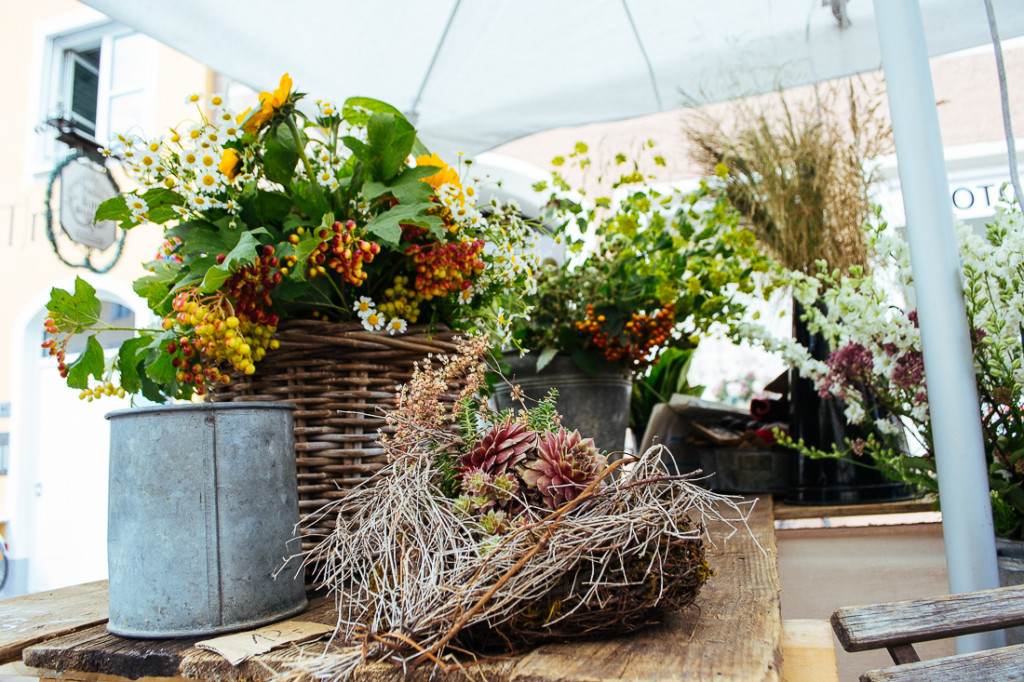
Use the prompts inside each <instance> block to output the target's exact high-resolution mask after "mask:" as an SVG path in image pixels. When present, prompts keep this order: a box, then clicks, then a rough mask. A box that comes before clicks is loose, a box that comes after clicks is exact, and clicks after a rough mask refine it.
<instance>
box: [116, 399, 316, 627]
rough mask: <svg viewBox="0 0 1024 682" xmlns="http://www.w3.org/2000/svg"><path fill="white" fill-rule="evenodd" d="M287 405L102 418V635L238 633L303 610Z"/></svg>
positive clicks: (146, 411) (151, 410)
mask: <svg viewBox="0 0 1024 682" xmlns="http://www.w3.org/2000/svg"><path fill="white" fill-rule="evenodd" d="M294 409H295V405H293V404H290V403H256V402H254V403H215V404H203V405H192V404H188V405H169V406H160V407H144V408H136V409H130V410H120V411H117V412H111V413H110V414H108V415H107V419H109V420H110V490H109V509H108V511H109V514H108V529H107V559H108V564H109V566H108V568H109V575H110V617H109V622H108V624H107V629H108V630H109V631H110V632H112V633H114V634H116V635H122V636H125V637H143V638H163V637H192V636H199V635H207V634H213V633H220V632H230V631H233V630H242V629H248V628H252V627H257V626H260V625H265V624H267V623H270V622H273V621H275V620H279V619H281V618H286V617H288V616H291V615H294V614H296V613H299V612H301V611H302V610H303V609H305V607H306V594H305V588H304V585H303V575H302V570H301V568H300V567H299V566H295V567H294V568H289V569H288V570H285V571H282V572H281V573H280V575H277V576H276V577H275V576H274V574H275V572H277V570H278V569H279V568H280V567H281V566H282V564H283V563H284V558H285V557H286V556H288V555H290V554H292V553H295V552H297V551H298V549H299V540H298V534H297V532H296V524H297V523H298V520H299V507H298V495H297V479H296V475H295V450H294V436H293V433H292V428H293V425H292V411H293V410H294Z"/></svg>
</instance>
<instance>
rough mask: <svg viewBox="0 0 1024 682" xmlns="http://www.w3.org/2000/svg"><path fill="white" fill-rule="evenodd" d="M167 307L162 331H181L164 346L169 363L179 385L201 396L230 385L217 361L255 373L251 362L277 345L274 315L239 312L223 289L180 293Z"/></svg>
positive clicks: (247, 372)
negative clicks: (170, 310)
mask: <svg viewBox="0 0 1024 682" xmlns="http://www.w3.org/2000/svg"><path fill="white" fill-rule="evenodd" d="M264 255H267V254H266V253H265V254H264ZM260 300H262V298H261V299H260ZM171 306H172V308H173V309H174V313H172V314H171V315H170V316H168V317H166V318H165V319H164V322H163V327H164V329H172V328H174V327H178V328H180V329H182V331H183V333H182V334H181V336H180V337H179V338H178V340H177V342H173V341H172V342H171V343H169V344H167V346H166V348H165V350H166V351H167V353H168V354H170V355H171V356H172V358H171V365H172V366H173V367H174V368H175V370H177V371H176V374H175V379H176V380H177V381H178V383H179V384H183V385H189V384H191V385H192V386H193V390H194V391H195V393H197V394H199V395H202V394H203V393H205V392H206V388H205V387H206V386H207V385H208V384H210V383H213V382H216V381H220V382H222V383H228V382H229V381H230V379H229V378H228V376H227V375H226V374H224V373H223V372H222V370H221V368H220V364H221V363H228V364H230V365H231V367H232V368H234V369H235V370H237V371H239V372H243V373H245V374H252V373H253V372H255V371H256V364H255V363H257V362H259V361H260V360H261V359H262V358H263V356H264V354H265V353H266V351H267V348H274V347H276V346H277V341H276V340H275V339H273V338H272V335H273V333H274V331H276V329H277V326H276V325H277V315H274V314H269V315H263V317H264V318H265V319H266V320H267V321H264V322H261V321H260V320H259V319H256V320H252V319H249V318H248V317H246V316H244V315H241V314H237V313H236V308H235V306H234V305H232V303H231V301H230V299H229V298H228V297H227V296H226V295H225V294H224V292H223V291H216V292H214V293H213V294H210V295H208V296H202V295H201V294H200V293H199V290H198V288H197V287H189V288H186V289H182V290H181V291H179V292H178V293H177V295H175V297H174V300H173V301H172V303H171ZM260 314H261V315H262V310H261V311H260Z"/></svg>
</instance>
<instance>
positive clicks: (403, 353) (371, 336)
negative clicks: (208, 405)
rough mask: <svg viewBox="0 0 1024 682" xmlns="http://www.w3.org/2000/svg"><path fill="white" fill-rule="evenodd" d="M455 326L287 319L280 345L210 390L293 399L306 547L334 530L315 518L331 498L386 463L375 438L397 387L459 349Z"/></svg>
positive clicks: (235, 397) (217, 397)
mask: <svg viewBox="0 0 1024 682" xmlns="http://www.w3.org/2000/svg"><path fill="white" fill-rule="evenodd" d="M454 336H455V334H454V333H453V332H450V331H447V330H443V331H434V332H431V333H429V334H428V333H427V332H426V330H425V328H423V327H411V328H410V329H409V330H408V332H407V333H405V334H402V335H400V336H389V335H387V334H383V333H376V332H369V331H366V330H365V329H363V327H362V325H361V324H360V323H331V322H320V321H317V320H289V321H287V322H284V323H282V324H281V326H280V327H279V328H278V330H277V333H276V334H275V337H276V338H277V339H278V340H279V341H280V343H281V346H280V348H278V349H277V350H273V351H270V352H268V353H267V355H266V356H265V357H264V358H263V360H261V361H260V362H259V364H258V365H257V370H256V373H255V374H252V375H249V376H246V375H242V374H233V375H232V381H231V383H230V384H228V385H226V386H225V385H220V386H218V387H217V388H215V389H214V390H212V391H211V393H210V400H212V401H214V402H242V401H257V400H267V401H286V402H290V403H295V404H296V405H297V406H298V409H296V410H295V413H294V417H295V457H296V465H297V470H298V479H299V513H300V516H301V521H302V523H301V526H302V528H303V539H302V547H303V549H309V548H311V547H312V546H313V545H314V544H315V542H316V541H317V539H318V537H317V536H320V535H326V534H328V533H330V532H331V531H333V529H334V527H333V519H328V518H322V519H313V518H312V516H313V515H315V513H316V511H317V510H318V509H320V508H321V507H323V506H324V505H326V504H327V503H328V502H331V501H333V500H337V499H340V498H341V497H343V496H344V495H345V493H346V491H348V490H350V489H351V488H353V487H355V486H356V485H358V484H359V483H360V482H362V481H364V480H365V479H367V478H369V477H370V476H371V475H373V474H374V473H375V472H376V471H377V470H379V469H380V468H381V467H382V466H384V464H385V456H384V451H383V450H382V449H381V448H380V446H379V445H378V443H377V437H378V432H379V430H380V429H384V427H385V420H384V410H385V409H386V408H387V407H388V406H390V405H392V404H394V398H395V390H396V389H397V388H398V387H399V386H400V385H402V384H404V383H406V382H407V381H408V380H409V379H410V378H411V376H412V370H413V365H414V364H415V363H416V362H417V361H421V360H423V359H424V358H425V357H426V356H427V355H428V354H430V353H434V354H448V353H452V352H454V350H455V344H454V343H453V340H452V339H453V338H454Z"/></svg>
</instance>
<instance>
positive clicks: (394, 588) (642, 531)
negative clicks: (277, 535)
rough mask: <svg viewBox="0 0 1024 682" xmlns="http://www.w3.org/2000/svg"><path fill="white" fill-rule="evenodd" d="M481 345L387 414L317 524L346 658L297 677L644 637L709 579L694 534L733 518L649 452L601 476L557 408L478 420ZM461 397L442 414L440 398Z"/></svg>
mask: <svg viewBox="0 0 1024 682" xmlns="http://www.w3.org/2000/svg"><path fill="white" fill-rule="evenodd" d="M488 345H489V344H488V341H487V340H486V339H484V338H480V337H476V338H471V339H466V340H463V341H461V342H460V347H459V352H458V354H456V355H452V356H441V357H438V358H434V359H431V360H429V361H427V362H425V363H423V364H422V365H420V366H418V367H417V369H416V371H415V373H414V376H413V379H412V380H411V382H410V383H409V384H408V385H407V386H405V387H403V389H402V390H401V392H400V393H399V396H398V400H397V408H396V409H395V410H394V411H393V412H391V413H390V414H389V416H388V420H389V422H390V423H391V424H392V425H393V427H394V432H393V433H392V434H391V435H388V436H384V437H383V438H382V445H383V447H384V448H385V450H386V451H387V453H388V455H389V458H390V463H389V465H388V466H386V467H385V468H384V469H382V470H381V471H380V472H378V473H377V474H376V475H375V476H374V477H373V478H372V479H370V480H368V481H367V482H365V483H364V484H363V485H361V486H359V487H357V488H355V489H354V490H353V491H351V492H350V493H349V495H348V496H347V497H346V498H345V499H343V500H340V501H338V502H335V503H333V504H331V505H329V506H327V507H325V508H323V509H322V510H320V512H319V514H322V515H332V516H336V517H337V518H338V523H337V526H336V528H335V530H334V531H333V532H332V533H330V534H329V535H328V536H326V537H325V538H323V540H322V541H321V542H320V544H319V545H318V546H316V547H315V548H314V549H312V550H310V551H308V552H306V553H305V555H304V558H305V562H306V564H307V567H312V568H313V569H314V573H315V575H316V580H315V582H316V584H318V585H321V586H326V587H327V588H328V589H329V590H330V591H332V592H333V593H334V595H335V596H336V603H337V606H338V609H339V615H338V633H337V636H336V638H335V639H336V641H338V642H341V643H343V644H344V645H345V647H343V648H342V649H341V650H340V651H339V650H338V649H332V650H331V651H329V653H328V654H326V655H325V657H323V658H320V659H317V660H315V661H313V662H309V663H306V665H308V666H312V667H313V668H315V670H306V671H304V672H307V673H311V674H313V675H314V676H323V677H330V678H331V679H336V678H338V677H343V676H345V675H346V674H348V673H350V672H351V671H352V669H353V668H354V667H355V666H356V665H357V664H359V663H360V662H362V661H365V660H367V659H383V658H391V659H398V660H401V661H402V662H403V664H405V665H409V664H413V665H415V664H418V663H424V662H428V661H433V662H435V663H437V662H439V661H440V660H441V658H442V657H443V656H444V655H445V654H446V652H448V650H449V648H456V649H458V648H461V649H465V648H467V647H468V648H471V649H473V650H475V651H488V650H494V649H495V648H497V649H504V650H510V649H517V648H522V647H523V646H525V645H528V644H532V643H536V642H541V641H545V640H558V641H561V640H565V639H568V638H580V637H588V636H594V635H600V634H602V633H610V632H615V633H617V634H621V633H625V632H630V631H633V630H636V629H639V628H642V627H644V626H646V625H649V624H652V623H656V622H658V621H659V620H660V619H661V618H662V617H663V616H664V615H665V614H667V613H669V612H671V611H674V610H678V609H681V608H683V607H685V606H687V605H688V604H691V603H692V602H693V600H694V599H695V597H696V596H697V593H698V591H699V590H700V588H701V585H702V584H703V583H704V582H705V580H706V579H707V578H708V576H709V575H710V574H711V568H710V567H709V565H708V562H707V560H706V557H705V544H704V543H705V540H706V537H705V527H704V523H705V520H706V519H707V518H716V519H721V518H722V514H723V513H724V514H725V515H726V516H729V517H731V519H732V521H733V522H740V523H741V522H742V521H743V519H744V518H745V515H744V513H743V511H742V510H741V509H739V508H738V507H737V506H736V505H735V504H734V503H733V502H732V501H730V500H728V499H726V498H722V497H719V496H716V495H714V494H712V493H710V492H708V491H706V490H704V489H703V488H700V487H699V486H697V485H694V484H691V483H690V482H688V481H687V480H686V477H678V476H668V475H667V474H666V473H665V471H664V470H663V469H661V468H660V464H659V457H658V452H657V450H652V451H650V452H649V453H647V454H645V455H644V456H642V457H640V458H638V459H623V460H619V461H617V462H615V463H612V464H608V463H607V462H606V461H605V458H604V456H602V455H601V453H599V452H598V451H597V449H596V448H595V446H594V443H593V441H592V440H591V439H589V438H587V437H585V436H584V435H581V434H579V433H577V432H574V431H567V430H566V429H565V428H563V427H562V426H561V424H560V418H559V415H558V413H557V412H556V411H555V410H554V407H553V405H554V402H553V398H552V397H549V398H548V399H546V400H543V401H541V402H540V403H538V404H536V405H534V406H532V407H526V406H525V405H524V409H522V410H521V411H520V412H519V413H518V415H514V414H513V411H512V410H505V411H502V412H496V411H494V410H493V409H492V408H490V407H488V404H487V402H486V400H485V399H483V398H481V397H480V396H479V395H478V394H477V391H478V390H479V389H480V388H481V387H482V385H483V382H484V378H483V377H484V369H485V366H486V365H485V363H484V361H483V358H484V355H485V353H486V349H487V347H488ZM455 385H459V386H461V387H462V390H461V392H460V393H459V396H460V398H459V406H460V409H459V410H458V413H457V414H452V413H451V412H449V411H445V410H444V409H441V408H439V407H438V400H437V398H438V396H439V395H442V394H445V393H446V392H449V391H451V390H453V386H455ZM453 421H456V422H457V424H458V428H457V429H452V428H449V427H450V425H451V423H452V422H453ZM722 505H724V506H722Z"/></svg>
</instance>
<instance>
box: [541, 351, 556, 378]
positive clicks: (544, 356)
mask: <svg viewBox="0 0 1024 682" xmlns="http://www.w3.org/2000/svg"><path fill="white" fill-rule="evenodd" d="M556 355H558V349H557V348H545V349H543V350H541V352H540V355H539V356H537V371H538V372H540V371H541V370H543V369H544V368H545V367H547V366H548V364H549V363H550V362H551V361H552V360H554V359H555V356H556Z"/></svg>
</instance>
